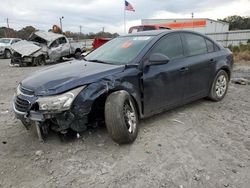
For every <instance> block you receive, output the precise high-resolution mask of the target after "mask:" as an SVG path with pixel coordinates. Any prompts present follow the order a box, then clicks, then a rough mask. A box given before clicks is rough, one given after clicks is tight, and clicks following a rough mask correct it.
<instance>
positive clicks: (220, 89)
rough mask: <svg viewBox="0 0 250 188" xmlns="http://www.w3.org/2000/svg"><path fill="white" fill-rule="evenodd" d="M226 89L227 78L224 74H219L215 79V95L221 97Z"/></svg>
mask: <svg viewBox="0 0 250 188" xmlns="http://www.w3.org/2000/svg"><path fill="white" fill-rule="evenodd" d="M226 89H227V79H226V77H225V75H220V76H219V77H218V78H217V81H216V86H215V92H216V95H217V96H218V97H222V96H223V95H224V94H225V92H226Z"/></svg>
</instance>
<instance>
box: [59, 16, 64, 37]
mask: <svg viewBox="0 0 250 188" xmlns="http://www.w3.org/2000/svg"><path fill="white" fill-rule="evenodd" d="M63 18H64V17H63V16H62V17H60V18H59V19H60V27H61V31H62V33H63V28H62V19H63Z"/></svg>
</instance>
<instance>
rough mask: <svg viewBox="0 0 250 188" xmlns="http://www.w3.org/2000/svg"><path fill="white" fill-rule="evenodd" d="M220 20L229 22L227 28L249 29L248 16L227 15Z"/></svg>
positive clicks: (249, 21) (249, 20)
mask: <svg viewBox="0 0 250 188" xmlns="http://www.w3.org/2000/svg"><path fill="white" fill-rule="evenodd" d="M221 21H224V22H228V23H229V30H241V29H250V17H241V16H237V15H234V16H228V17H226V18H224V19H222V20H221Z"/></svg>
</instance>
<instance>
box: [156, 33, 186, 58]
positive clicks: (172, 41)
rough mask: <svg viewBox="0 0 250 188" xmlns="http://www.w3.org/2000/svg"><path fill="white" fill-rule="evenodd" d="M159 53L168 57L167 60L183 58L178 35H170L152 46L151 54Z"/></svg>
mask: <svg viewBox="0 0 250 188" xmlns="http://www.w3.org/2000/svg"><path fill="white" fill-rule="evenodd" d="M153 53H161V54H164V55H166V56H168V57H169V59H176V58H180V57H183V56H184V54H183V47H182V43H181V38H180V35H179V34H170V35H167V36H165V37H163V38H162V39H160V41H159V42H158V43H157V44H156V46H154V48H153V50H152V51H151V54H153Z"/></svg>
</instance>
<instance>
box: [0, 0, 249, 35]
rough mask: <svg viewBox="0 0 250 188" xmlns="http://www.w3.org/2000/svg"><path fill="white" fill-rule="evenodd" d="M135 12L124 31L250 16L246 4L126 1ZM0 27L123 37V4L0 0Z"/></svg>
mask: <svg viewBox="0 0 250 188" xmlns="http://www.w3.org/2000/svg"><path fill="white" fill-rule="evenodd" d="M128 2H129V3H131V4H132V6H133V7H134V9H135V12H130V11H126V27H127V30H128V28H129V27H130V26H133V25H140V24H141V19H149V18H162V19H166V18H191V12H193V13H194V18H210V19H215V20H216V19H218V18H219V19H222V18H225V17H227V16H231V15H240V16H250V0H182V1H181V0H128ZM0 5H1V6H0V27H2V26H6V19H7V18H8V19H9V26H10V27H11V28H14V29H21V28H23V27H25V26H28V25H32V26H34V27H36V28H37V29H40V30H48V29H51V28H52V25H54V24H57V25H59V18H60V17H62V16H63V17H64V18H63V20H62V24H63V31H72V32H80V25H81V26H82V32H83V33H89V32H99V31H101V30H102V29H103V27H104V30H105V31H107V32H111V33H114V32H117V33H119V34H122V33H124V0H40V1H37V0H0Z"/></svg>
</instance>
